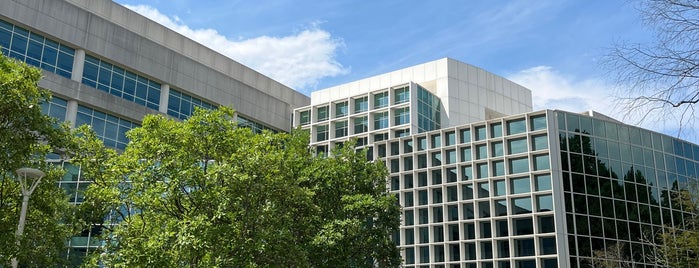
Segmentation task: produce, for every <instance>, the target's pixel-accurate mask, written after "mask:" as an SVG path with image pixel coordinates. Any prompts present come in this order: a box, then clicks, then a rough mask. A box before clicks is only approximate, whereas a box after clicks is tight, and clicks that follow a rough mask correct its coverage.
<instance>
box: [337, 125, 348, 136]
mask: <svg viewBox="0 0 699 268" xmlns="http://www.w3.org/2000/svg"><path fill="white" fill-rule="evenodd" d="M344 136H347V121H340V122H335V138H340V137H344Z"/></svg>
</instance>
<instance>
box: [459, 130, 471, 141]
mask: <svg viewBox="0 0 699 268" xmlns="http://www.w3.org/2000/svg"><path fill="white" fill-rule="evenodd" d="M459 133H461V135H460V136H461V143H467V142H471V130H470V129H462V130H460V131H459Z"/></svg>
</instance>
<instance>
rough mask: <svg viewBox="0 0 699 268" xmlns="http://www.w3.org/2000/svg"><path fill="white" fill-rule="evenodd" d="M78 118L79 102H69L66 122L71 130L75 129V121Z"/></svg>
mask: <svg viewBox="0 0 699 268" xmlns="http://www.w3.org/2000/svg"><path fill="white" fill-rule="evenodd" d="M77 118H78V101H76V100H69V101H68V105H66V122H68V124H69V125H70V127H71V128H74V127H75V121H76V119H77Z"/></svg>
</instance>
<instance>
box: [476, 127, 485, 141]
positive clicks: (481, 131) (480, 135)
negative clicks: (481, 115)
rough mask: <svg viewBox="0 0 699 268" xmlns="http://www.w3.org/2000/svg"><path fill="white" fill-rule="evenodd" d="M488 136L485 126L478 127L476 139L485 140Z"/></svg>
mask: <svg viewBox="0 0 699 268" xmlns="http://www.w3.org/2000/svg"><path fill="white" fill-rule="evenodd" d="M486 138H487V136H486V128H485V126H480V127H476V140H477V141H479V140H484V139H486Z"/></svg>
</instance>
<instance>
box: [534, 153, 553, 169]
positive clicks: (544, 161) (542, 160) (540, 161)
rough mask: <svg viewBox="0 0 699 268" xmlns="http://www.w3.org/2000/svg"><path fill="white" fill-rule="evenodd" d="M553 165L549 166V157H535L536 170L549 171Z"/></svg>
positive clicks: (545, 155)
mask: <svg viewBox="0 0 699 268" xmlns="http://www.w3.org/2000/svg"><path fill="white" fill-rule="evenodd" d="M550 167H551V165H550V164H549V155H547V154H544V155H535V156H534V170H546V169H549V168H550Z"/></svg>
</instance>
